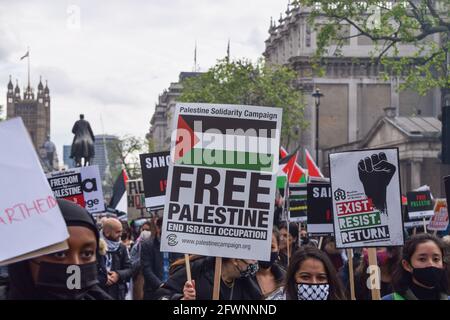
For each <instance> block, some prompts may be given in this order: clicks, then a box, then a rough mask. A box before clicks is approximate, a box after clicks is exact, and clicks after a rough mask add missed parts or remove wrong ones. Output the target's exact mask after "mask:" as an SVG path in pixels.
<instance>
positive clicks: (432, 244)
mask: <svg viewBox="0 0 450 320" xmlns="http://www.w3.org/2000/svg"><path fill="white" fill-rule="evenodd" d="M445 259H446V257H445V244H444V243H443V242H442V241H441V240H440V239H439V238H437V237H435V236H433V235H431V234H427V233H421V234H418V235H415V236H412V237H411V238H410V239H409V240H408V241H407V242H406V244H405V246H404V247H403V254H402V259H401V261H400V263H399V264H398V265H397V267H396V269H395V270H394V273H393V276H392V284H393V287H394V293H393V294H390V295H387V296H385V297H383V300H449V297H448V274H447V269H446V265H447V263H446V261H445Z"/></svg>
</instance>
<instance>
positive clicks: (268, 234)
mask: <svg viewBox="0 0 450 320" xmlns="http://www.w3.org/2000/svg"><path fill="white" fill-rule="evenodd" d="M281 116H282V109H280V108H269V107H253V106H238V105H210V104H184V103H182V104H177V106H176V110H175V115H174V120H173V121H174V123H173V128H175V130H176V132H175V133H172V144H171V157H170V158H171V164H170V166H169V175H168V181H167V186H168V188H167V195H166V204H165V207H164V224H163V230H162V236H161V251H169V252H179V253H191V254H199V255H204V256H216V257H230V258H244V259H258V260H269V258H270V244H271V239H272V224H273V211H274V199H275V188H276V183H275V182H276V172H277V169H278V168H277V167H278V151H279V141H280V131H281Z"/></svg>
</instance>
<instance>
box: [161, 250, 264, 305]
mask: <svg viewBox="0 0 450 320" xmlns="http://www.w3.org/2000/svg"><path fill="white" fill-rule="evenodd" d="M189 258H190V267H191V275H192V282H189V281H187V276H186V268H185V260H184V259H180V260H177V261H175V262H174V263H173V265H172V266H171V270H170V276H169V279H168V280H167V281H166V282H165V283H164V284H163V285H162V286H161V287H160V288H159V289H157V290H156V294H155V297H156V298H157V299H159V300H180V299H181V300H211V299H212V295H213V288H214V270H215V258H214V257H202V256H196V255H192V256H190V257H189ZM257 271H258V262H257V261H256V260H244V259H230V258H222V274H221V281H220V300H258V299H260V298H261V292H260V290H259V287H258V284H257V283H256V280H255V279H254V275H255V274H256V272H257Z"/></svg>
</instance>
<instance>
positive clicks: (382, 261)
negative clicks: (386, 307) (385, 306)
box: [346, 247, 399, 300]
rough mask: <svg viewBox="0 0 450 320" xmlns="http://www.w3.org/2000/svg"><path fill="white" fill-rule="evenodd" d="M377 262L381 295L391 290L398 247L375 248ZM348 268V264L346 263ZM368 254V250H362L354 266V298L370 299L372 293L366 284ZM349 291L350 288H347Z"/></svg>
mask: <svg viewBox="0 0 450 320" xmlns="http://www.w3.org/2000/svg"><path fill="white" fill-rule="evenodd" d="M376 250H377V264H378V267H380V293H381V296H385V295H388V294H390V293H392V292H393V288H392V273H393V271H394V268H395V266H396V265H397V263H398V258H399V249H398V248H396V247H388V248H386V247H382V248H377V249H376ZM346 268H348V265H346ZM368 268H369V255H368V250H367V249H366V248H364V249H363V250H362V256H361V259H360V263H359V264H358V266H357V267H356V268H355V297H356V300H372V293H371V290H370V289H369V287H368V286H367V280H368V279H369V275H370V272H368ZM347 291H348V292H350V288H349V289H348V290H347Z"/></svg>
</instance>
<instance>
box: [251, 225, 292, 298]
mask: <svg viewBox="0 0 450 320" xmlns="http://www.w3.org/2000/svg"><path fill="white" fill-rule="evenodd" d="M279 243H280V231H279V230H278V228H277V227H275V226H274V227H273V231H272V245H271V252H270V261H258V265H259V270H258V272H257V273H256V276H255V277H256V281H257V283H258V285H259V288H260V290H261V295H262V298H263V299H265V298H266V297H267V296H269V295H270V294H272V293H273V292H275V291H276V290H277V289H279V288H280V287H281V286H282V285H283V281H284V276H285V274H286V272H285V271H284V269H283V268H282V267H281V266H280V265H279V264H278V261H279V253H280V251H279Z"/></svg>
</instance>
